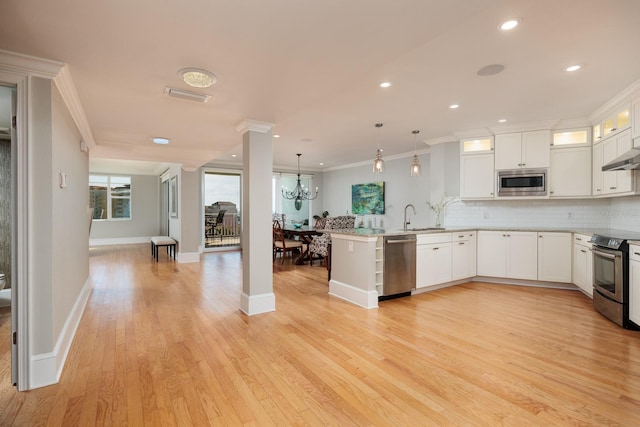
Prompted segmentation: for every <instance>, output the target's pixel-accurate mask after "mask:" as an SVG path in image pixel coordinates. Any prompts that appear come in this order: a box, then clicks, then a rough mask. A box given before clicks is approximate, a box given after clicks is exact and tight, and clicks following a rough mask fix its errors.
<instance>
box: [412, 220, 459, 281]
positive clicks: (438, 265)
mask: <svg viewBox="0 0 640 427" xmlns="http://www.w3.org/2000/svg"><path fill="white" fill-rule="evenodd" d="M450 281H451V233H437V234H419V235H418V236H417V241H416V288H424V287H427V286H433V285H438V284H441V283H446V282H450Z"/></svg>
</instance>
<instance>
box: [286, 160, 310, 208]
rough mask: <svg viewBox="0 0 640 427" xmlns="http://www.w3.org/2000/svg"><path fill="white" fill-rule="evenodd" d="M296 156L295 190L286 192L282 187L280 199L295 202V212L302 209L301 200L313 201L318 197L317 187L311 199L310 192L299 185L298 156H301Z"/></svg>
mask: <svg viewBox="0 0 640 427" xmlns="http://www.w3.org/2000/svg"><path fill="white" fill-rule="evenodd" d="M296 156H298V181H297V183H296V188H294V189H293V191H287V189H286V188H284V187H282V197H284V198H285V199H288V200H295V202H294V206H295V208H296V210H297V211H299V210H300V209H301V208H302V201H303V200H314V199H315V198H316V197H318V187H316V194H315V195H314V196H313V197H311V191H310V190H309V189H308V188H304V186H303V185H302V184H301V183H300V156H302V154H300V153H298V154H296Z"/></svg>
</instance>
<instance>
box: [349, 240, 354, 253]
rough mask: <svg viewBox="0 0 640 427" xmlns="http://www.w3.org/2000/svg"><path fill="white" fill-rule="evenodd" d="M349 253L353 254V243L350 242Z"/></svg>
mask: <svg viewBox="0 0 640 427" xmlns="http://www.w3.org/2000/svg"><path fill="white" fill-rule="evenodd" d="M349 252H353V242H349Z"/></svg>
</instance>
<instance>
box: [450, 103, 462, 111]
mask: <svg viewBox="0 0 640 427" xmlns="http://www.w3.org/2000/svg"><path fill="white" fill-rule="evenodd" d="M449 108H451V109H452V110H455V109H456V108H460V106H459V105H458V104H451V105H449Z"/></svg>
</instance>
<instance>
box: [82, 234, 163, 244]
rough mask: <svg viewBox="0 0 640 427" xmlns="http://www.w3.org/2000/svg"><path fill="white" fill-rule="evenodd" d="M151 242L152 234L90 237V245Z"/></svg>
mask: <svg viewBox="0 0 640 427" xmlns="http://www.w3.org/2000/svg"><path fill="white" fill-rule="evenodd" d="M150 242H151V236H142V237H110V238H107V239H89V246H108V245H135V244H139V243H149V244H150Z"/></svg>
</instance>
